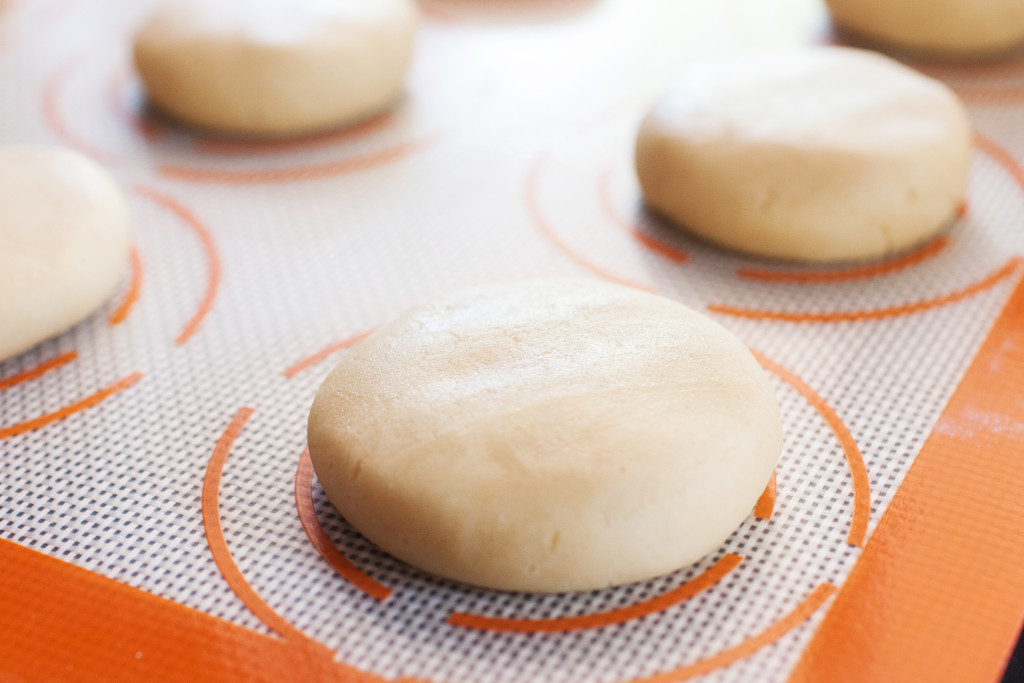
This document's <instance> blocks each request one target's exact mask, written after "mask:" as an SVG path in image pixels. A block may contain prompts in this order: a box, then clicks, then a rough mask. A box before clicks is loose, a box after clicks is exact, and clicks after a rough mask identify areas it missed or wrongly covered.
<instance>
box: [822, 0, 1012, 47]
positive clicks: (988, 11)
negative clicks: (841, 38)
mask: <svg viewBox="0 0 1024 683" xmlns="http://www.w3.org/2000/svg"><path fill="white" fill-rule="evenodd" d="M826 2H827V4H828V6H829V9H830V11H831V12H832V18H833V19H834V20H835V22H836V24H838V25H839V26H840V27H841V28H843V29H846V30H848V31H852V32H853V33H856V34H860V35H861V36H863V37H865V38H868V39H870V40H873V41H877V42H880V43H886V44H889V45H892V46H894V47H897V48H902V49H907V50H914V51H920V52H926V53H932V54H936V55H944V56H947V57H954V58H956V57H964V58H971V57H986V56H993V55H998V54H1000V53H1005V52H1007V51H1009V50H1012V49H1013V48H1015V47H1019V46H1021V45H1024V2H1022V1H1021V0H826Z"/></svg>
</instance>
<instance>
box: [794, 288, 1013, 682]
mask: <svg viewBox="0 0 1024 683" xmlns="http://www.w3.org/2000/svg"><path fill="white" fill-rule="evenodd" d="M1022 621H1024V283H1018V284H1017V286H1016V287H1015V289H1014V292H1013V294H1012V295H1011V297H1010V299H1009V301H1008V302H1007V304H1006V306H1005V307H1004V308H1003V311H1002V313H1000V315H999V318H998V319H997V320H996V323H995V325H994V326H993V328H992V331H991V332H990V333H989V335H988V337H987V338H986V339H985V342H984V344H983V345H982V347H981V350H980V351H979V352H978V355H977V356H975V357H974V360H973V361H972V362H971V365H970V367H969V368H968V370H967V373H966V374H965V375H964V378H963V380H961V382H960V385H959V386H958V387H957V389H956V392H955V393H954V394H953V397H952V398H951V399H950V401H949V404H948V405H947V406H946V408H945V409H944V410H943V411H942V415H941V416H940V417H939V421H938V423H937V424H936V425H935V429H934V430H932V433H931V435H929V437H928V440H927V441H926V442H925V444H924V447H923V448H922V449H921V452H920V453H919V454H918V455H917V458H915V460H914V464H913V465H912V466H911V468H910V471H909V472H908V473H907V476H906V477H905V478H904V480H903V483H902V484H901V485H900V487H899V489H898V490H897V491H896V495H895V497H894V498H893V500H892V503H891V504H890V505H889V507H888V508H887V509H886V511H885V514H884V515H883V516H882V519H881V521H879V523H878V527H877V528H876V529H875V532H874V533H873V534H872V535H871V537H870V539H869V540H868V543H867V545H866V546H865V547H864V551H863V553H862V554H861V556H860V557H859V558H858V559H857V563H856V564H855V565H854V567H853V571H852V572H851V573H850V575H849V577H848V578H847V579H846V581H845V582H844V583H843V585H842V588H841V589H840V591H839V593H838V594H837V596H836V598H835V601H834V603H833V604H832V607H831V608H830V609H829V611H828V612H827V613H826V616H825V619H824V621H823V622H822V624H821V626H820V627H819V628H818V630H817V632H816V633H815V634H814V637H813V639H812V640H811V643H810V645H809V646H808V647H807V649H806V650H805V651H804V653H803V655H802V657H801V660H800V662H799V663H798V665H797V667H796V669H795V671H794V672H793V675H792V676H791V678H790V683H818V682H820V681H829V682H830V683H836V682H851V683H853V682H857V683H860V682H864V683H868V682H870V683H881V682H884V681H929V683H942V682H944V681H949V682H950V683H954V682H956V683H961V682H971V683H973V682H989V681H998V680H999V678H1000V676H1001V674H1002V671H1003V669H1004V668H1005V666H1006V662H1007V661H1008V660H1009V657H1010V654H1011V652H1012V650H1013V646H1014V642H1015V641H1016V638H1017V634H1018V632H1019V631H1020V627H1021V623H1022Z"/></svg>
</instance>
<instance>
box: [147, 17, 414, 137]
mask: <svg viewBox="0 0 1024 683" xmlns="http://www.w3.org/2000/svg"><path fill="white" fill-rule="evenodd" d="M416 22H417V11H416V7H415V5H414V4H413V2H412V0H296V1H294V2H292V1H291V0H170V1H169V2H166V3H165V4H163V5H161V6H160V7H159V8H158V9H157V10H156V12H155V13H154V14H152V15H151V16H150V18H149V19H148V20H147V22H146V23H145V25H144V26H143V27H142V28H141V29H140V30H139V32H138V34H137V35H136V38H135V65H136V68H137V69H138V71H139V75H140V76H141V77H142V80H143V83H144V84H145V87H146V92H147V96H148V98H149V101H150V102H151V103H152V104H153V105H154V106H155V107H156V108H157V109H159V110H161V111H163V112H165V113H167V114H169V115H171V116H173V117H175V118H177V119H179V120H181V121H183V122H185V123H187V124H190V125H193V126H197V127H199V128H204V129H209V130H213V131H219V132H221V133H226V134H235V135H240V136H256V137H259V136H265V137H281V136H289V135H299V134H303V133H311V132H316V131H318V130H324V129H328V128H332V127H337V126H341V125H345V124H349V123H353V122H356V121H358V120H360V119H364V118H366V117H368V116H371V115H373V114H375V113H377V112H380V111H382V110H384V109H386V108H387V107H389V106H390V105H392V104H393V103H394V102H395V101H396V100H397V99H398V97H399V95H400V94H401V91H402V86H403V81H404V78H405V73H406V71H407V68H408V66H409V60H410V57H411V54H412V49H413V42H414V36H415V29H416Z"/></svg>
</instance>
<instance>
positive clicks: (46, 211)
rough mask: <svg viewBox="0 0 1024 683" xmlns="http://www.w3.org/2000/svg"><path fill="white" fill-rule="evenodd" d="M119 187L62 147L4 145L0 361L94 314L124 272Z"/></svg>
mask: <svg viewBox="0 0 1024 683" xmlns="http://www.w3.org/2000/svg"><path fill="white" fill-rule="evenodd" d="M129 242H130V230H129V220H128V209H127V207H126V206H125V202H124V198H123V196H122V194H121V191H120V189H119V188H118V187H117V185H116V184H115V183H114V181H113V179H112V178H111V177H110V176H109V175H108V174H107V173H106V171H104V170H103V169H102V168H100V167H99V166H97V165H96V164H95V163H93V162H92V161H90V160H88V159H86V158H85V157H83V156H82V155H80V154H78V153H77V152H72V151H69V150H65V149H58V148H47V147H30V146H8V147H0V360H4V359H6V358H10V357H11V356H14V355H17V354H18V353H21V352H22V351H24V350H26V349H28V348H29V347H31V346H34V345H35V344H37V343H39V342H41V341H43V340H44V339H47V338H48V337H52V336H53V335H55V334H58V333H60V332H63V331H64V330H66V329H68V328H69V327H71V326H72V325H74V324H75V323H77V322H79V321H80V320H82V319H83V318H85V317H87V316H88V315H89V314H90V313H92V312H93V311H94V310H96V308H97V307H99V306H100V304H102V303H103V302H104V301H105V300H106V299H107V298H108V297H109V296H110V295H111V294H112V293H113V291H114V289H115V288H116V287H117V283H118V281H119V280H120V278H121V275H122V274H123V273H124V271H125V266H126V263H127V259H128V249H129Z"/></svg>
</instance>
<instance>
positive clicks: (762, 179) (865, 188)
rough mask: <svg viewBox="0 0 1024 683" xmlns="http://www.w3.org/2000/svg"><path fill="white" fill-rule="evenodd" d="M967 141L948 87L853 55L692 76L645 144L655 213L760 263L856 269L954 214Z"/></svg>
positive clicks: (743, 65)
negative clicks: (844, 264)
mask: <svg viewBox="0 0 1024 683" xmlns="http://www.w3.org/2000/svg"><path fill="white" fill-rule="evenodd" d="M970 159H971V129H970V125H969V123H968V120H967V115H966V112H965V110H964V107H963V105H962V104H961V103H960V101H959V100H958V99H957V97H956V96H955V95H954V94H953V93H952V92H951V91H950V90H949V89H948V88H947V87H946V86H945V85H943V84H941V83H939V82H938V81H935V80H933V79H930V78H927V77H925V76H922V75H920V74H918V73H917V72H915V71H912V70H911V69H908V68H907V67H904V66H902V65H901V64H899V63H898V62H896V61H894V60H891V59H889V58H888V57H883V56H881V55H878V54H875V53H871V52H866V51H863V50H853V49H849V48H832V47H819V48H801V49H795V50H785V51H777V52H767V53H754V54H746V55H742V56H738V57H730V58H726V59H722V60H718V61H712V62H707V63H703V64H700V65H697V66H695V67H693V68H691V69H690V70H689V71H687V72H686V73H685V74H684V76H683V77H682V78H681V79H680V81H679V82H678V83H677V84H676V85H675V86H674V87H673V88H672V89H671V90H670V91H669V92H668V93H667V94H666V95H664V96H663V97H662V99H661V100H660V101H658V102H657V103H656V104H655V106H654V108H653V109H652V110H651V112H650V113H649V114H648V115H647V117H646V118H645V119H644V122H643V124H642V125H641V127H640V131H639V134H638V136H637V143H636V171H637V176H638V178H639V180H640V185H641V188H642V189H643V194H644V198H645V199H646V201H647V203H648V204H649V205H650V206H652V207H653V208H655V209H656V210H658V211H659V212H661V213H663V214H665V215H666V216H667V217H668V218H670V219H671V220H673V221H674V222H676V223H678V224H680V225H681V226H683V227H684V228H686V229H687V230H689V231H691V232H693V233H695V234H697V235H700V236H702V237H704V238H705V239H708V240H710V241H712V242H715V243H717V244H720V245H723V246H726V247H729V248H732V249H737V250H739V251H744V252H748V253H751V254H756V255H760V256H767V257H774V258H781V259H792V260H804V261H847V260H856V259H865V258H871V257H877V256H882V255H885V254H889V253H891V252H895V251H899V250H901V249H905V248H907V247H910V246H912V245H914V244H915V243H918V242H921V241H922V240H924V239H926V238H928V237H930V236H932V235H933V234H935V233H936V232H937V231H939V230H940V229H941V228H942V227H943V226H944V225H945V224H947V223H948V222H949V221H950V220H951V219H952V218H953V216H954V215H955V213H956V210H957V207H958V206H959V204H960V202H961V201H962V200H963V197H964V194H965V192H966V188H967V174H968V168H969V165H970Z"/></svg>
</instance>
